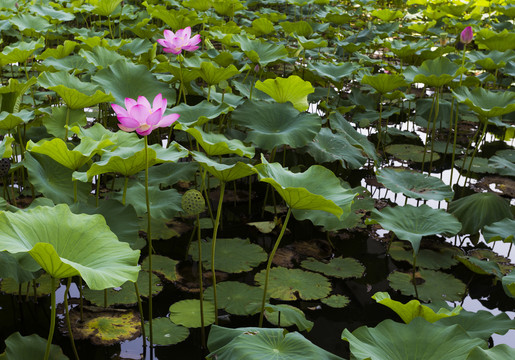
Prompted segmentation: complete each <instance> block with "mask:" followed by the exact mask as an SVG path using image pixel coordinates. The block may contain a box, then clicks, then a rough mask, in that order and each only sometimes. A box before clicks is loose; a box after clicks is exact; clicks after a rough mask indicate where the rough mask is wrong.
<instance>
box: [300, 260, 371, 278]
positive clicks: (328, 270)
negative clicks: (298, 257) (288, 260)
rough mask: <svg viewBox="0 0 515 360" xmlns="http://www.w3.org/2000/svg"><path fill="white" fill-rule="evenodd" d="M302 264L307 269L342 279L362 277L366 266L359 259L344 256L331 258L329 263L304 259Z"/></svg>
mask: <svg viewBox="0 0 515 360" xmlns="http://www.w3.org/2000/svg"><path fill="white" fill-rule="evenodd" d="M301 266H302V267H303V268H305V269H308V270H312V271H316V272H321V273H323V274H324V275H327V276H332V277H336V278H340V279H346V278H352V277H355V278H360V277H362V276H363V273H364V272H365V267H364V266H363V265H361V264H360V263H359V261H358V260H356V259H353V258H343V257H338V258H334V259H331V261H329V262H328V263H324V262H321V261H317V260H315V259H313V258H309V259H307V260H304V261H303V262H302V264H301Z"/></svg>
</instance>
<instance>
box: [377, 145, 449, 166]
mask: <svg viewBox="0 0 515 360" xmlns="http://www.w3.org/2000/svg"><path fill="white" fill-rule="evenodd" d="M385 150H386V152H387V153H388V154H392V155H393V156H395V157H396V158H397V159H400V160H406V161H413V162H422V160H423V158H424V151H425V149H424V147H423V146H419V145H411V144H393V145H389V146H387V147H386V148H385ZM430 158H431V149H427V151H426V158H425V161H426V162H429V159H430ZM439 159H440V155H438V154H437V153H433V161H436V160H439Z"/></svg>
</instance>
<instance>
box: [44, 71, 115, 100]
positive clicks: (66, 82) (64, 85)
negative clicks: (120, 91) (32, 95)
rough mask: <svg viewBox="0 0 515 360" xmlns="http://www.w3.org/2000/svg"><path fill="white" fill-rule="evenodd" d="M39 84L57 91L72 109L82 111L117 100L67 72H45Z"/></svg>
mask: <svg viewBox="0 0 515 360" xmlns="http://www.w3.org/2000/svg"><path fill="white" fill-rule="evenodd" d="M38 82H39V84H40V85H41V86H42V87H44V88H47V89H49V90H53V91H55V92H56V93H57V94H58V95H59V96H60V97H61V98H62V99H63V101H64V102H65V103H66V105H67V106H68V107H69V108H70V109H82V108H86V107H90V106H93V105H96V104H98V103H101V102H109V101H114V100H115V99H114V97H113V96H112V95H107V94H105V93H104V92H102V91H101V90H100V88H99V87H98V86H96V85H93V84H91V83H85V82H82V81H80V80H79V79H78V78H76V77H75V76H73V75H70V74H68V73H67V72H65V71H58V72H55V73H49V72H47V71H45V72H43V73H42V74H41V75H39V77H38Z"/></svg>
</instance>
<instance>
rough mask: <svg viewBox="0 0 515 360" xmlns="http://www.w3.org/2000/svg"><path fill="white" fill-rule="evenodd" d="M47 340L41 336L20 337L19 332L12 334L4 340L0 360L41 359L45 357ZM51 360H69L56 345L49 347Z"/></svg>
mask: <svg viewBox="0 0 515 360" xmlns="http://www.w3.org/2000/svg"><path fill="white" fill-rule="evenodd" d="M46 343H47V340H46V339H43V338H42V337H41V336H39V335H36V334H32V335H28V336H22V335H21V334H20V333H19V332H15V333H12V334H11V335H9V337H8V338H7V339H5V347H6V349H5V353H3V354H0V359H5V360H24V359H43V358H44V357H45V350H46ZM49 359H52V360H69V358H68V356H66V355H64V354H63V351H62V350H61V348H60V347H59V346H57V345H50V357H49Z"/></svg>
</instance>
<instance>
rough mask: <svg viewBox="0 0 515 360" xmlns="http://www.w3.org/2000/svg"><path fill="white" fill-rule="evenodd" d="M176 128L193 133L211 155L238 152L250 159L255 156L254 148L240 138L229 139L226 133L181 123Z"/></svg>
mask: <svg viewBox="0 0 515 360" xmlns="http://www.w3.org/2000/svg"><path fill="white" fill-rule="evenodd" d="M175 128H176V129H178V130H184V131H186V132H187V133H188V134H190V135H192V136H193V137H194V138H195V140H196V141H197V143H198V144H199V145H200V146H201V147H202V149H203V150H204V151H205V152H206V154H207V155H209V156H216V155H228V154H236V155H238V156H246V157H248V158H250V159H252V158H253V157H254V152H255V150H254V148H253V147H249V146H245V144H243V143H242V142H241V141H240V140H238V139H228V138H227V137H226V136H225V135H224V134H217V133H207V132H204V131H203V130H202V129H201V128H200V127H194V128H185V127H184V126H182V125H181V124H177V125H176V126H175Z"/></svg>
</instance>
